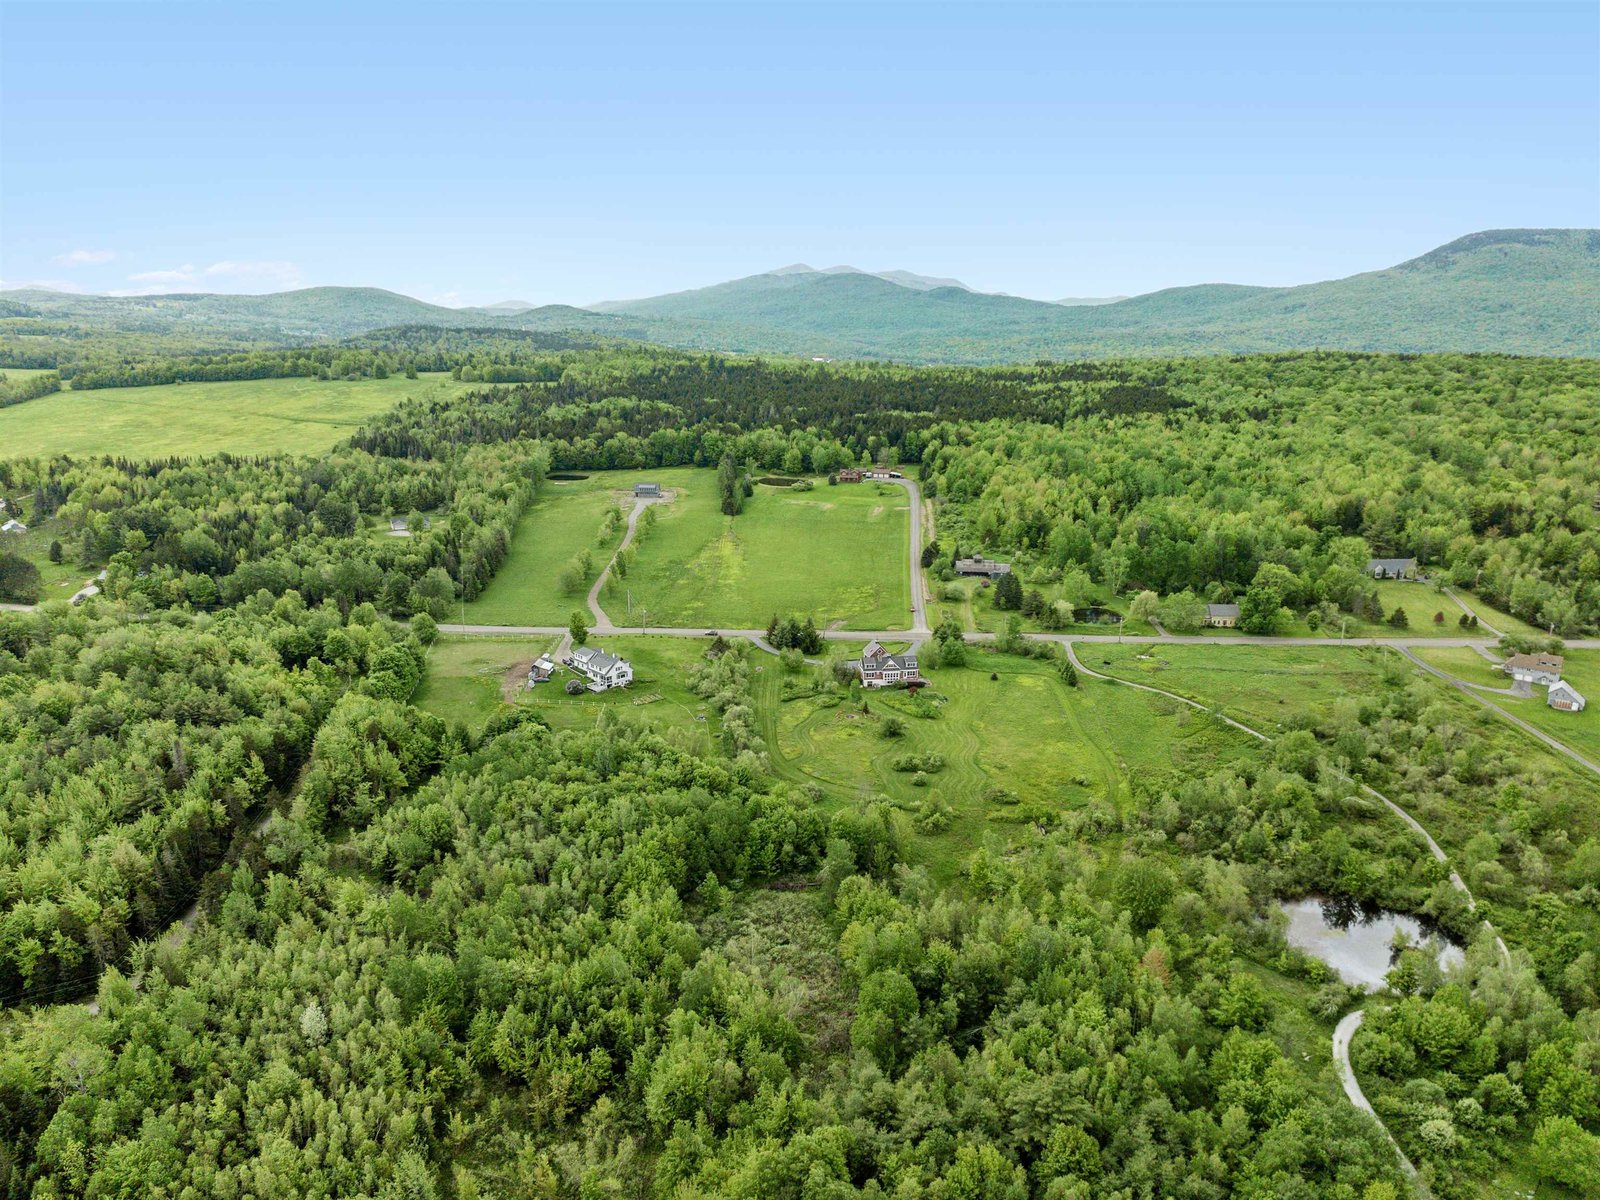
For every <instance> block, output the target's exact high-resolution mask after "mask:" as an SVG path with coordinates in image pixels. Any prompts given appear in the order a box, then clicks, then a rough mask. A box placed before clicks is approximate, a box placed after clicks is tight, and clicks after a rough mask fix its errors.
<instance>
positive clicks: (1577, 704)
mask: <svg viewBox="0 0 1600 1200" xmlns="http://www.w3.org/2000/svg"><path fill="white" fill-rule="evenodd" d="M1545 703H1546V704H1548V705H1549V706H1550V707H1551V708H1557V709H1560V710H1561V711H1562V712H1582V711H1583V706H1584V705H1585V704H1587V703H1588V701H1587V700H1585V699H1584V698H1583V693H1582V692H1580V691H1579V690H1578V689H1577V688H1575V687H1573V686H1572V685H1571V684H1570V683H1568V682H1567V681H1566V680H1565V679H1558V680H1556V681H1555V682H1554V683H1552V684H1551V685H1550V691H1549V692H1548V693H1546V695H1545Z"/></svg>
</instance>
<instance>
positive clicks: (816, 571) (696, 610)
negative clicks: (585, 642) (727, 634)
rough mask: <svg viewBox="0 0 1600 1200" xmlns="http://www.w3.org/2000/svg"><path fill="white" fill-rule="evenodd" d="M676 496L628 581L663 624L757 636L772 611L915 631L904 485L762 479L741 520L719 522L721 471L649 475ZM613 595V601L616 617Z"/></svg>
mask: <svg viewBox="0 0 1600 1200" xmlns="http://www.w3.org/2000/svg"><path fill="white" fill-rule="evenodd" d="M658 476H659V477H660V479H661V482H662V483H663V484H665V485H666V486H668V487H670V488H672V489H674V491H675V493H676V498H675V499H674V500H673V501H672V503H670V504H664V505H661V506H660V507H659V509H658V510H657V511H658V514H659V519H658V521H657V523H656V527H655V528H654V529H653V530H651V531H649V533H648V534H645V535H644V536H643V537H642V539H641V541H640V543H639V550H638V558H637V560H636V562H635V564H634V567H633V570H632V571H631V572H630V573H629V575H628V578H627V580H626V581H625V584H624V582H623V581H618V584H619V587H620V586H626V587H628V588H631V589H632V591H633V598H634V603H635V605H640V604H642V605H644V606H645V607H646V608H647V609H648V610H649V619H650V623H651V624H654V625H677V626H697V625H704V626H705V627H706V628H707V629H716V628H734V629H757V628H763V627H765V625H766V623H767V620H768V618H770V617H771V616H772V615H773V614H774V613H795V614H797V615H799V616H802V617H804V616H807V615H809V616H811V617H813V618H814V619H815V620H816V622H817V625H818V626H819V627H826V626H828V625H829V624H832V623H834V622H842V627H843V628H846V629H906V628H909V627H910V624H911V596H910V579H909V571H908V567H907V557H908V553H909V540H910V506H909V503H908V498H907V495H906V493H905V491H904V490H902V489H901V488H898V487H890V486H887V485H885V486H882V487H880V486H878V485H876V484H845V485H841V486H838V487H828V486H827V485H826V484H825V483H824V484H821V485H820V486H818V487H817V488H815V489H814V490H813V491H810V492H793V491H790V490H789V489H787V488H776V487H767V486H765V485H760V484H758V485H757V486H756V490H755V495H754V496H752V497H751V498H750V499H748V500H746V501H745V507H744V511H743V512H742V513H741V514H740V515H739V516H737V517H733V518H729V517H725V516H723V515H722V512H721V509H720V505H719V497H718V493H717V480H716V475H715V473H714V472H712V471H681V472H678V471H661V472H655V473H652V474H651V475H650V478H652V479H654V478H657V477H658ZM617 595H620V592H613V594H612V595H611V596H608V597H607V598H606V600H605V604H606V611H607V612H608V613H609V614H610V615H611V617H612V619H613V620H615V621H619V622H620V621H622V620H623V619H624V614H623V613H621V612H619V611H618V610H617V602H616V599H615V597H616V596H617Z"/></svg>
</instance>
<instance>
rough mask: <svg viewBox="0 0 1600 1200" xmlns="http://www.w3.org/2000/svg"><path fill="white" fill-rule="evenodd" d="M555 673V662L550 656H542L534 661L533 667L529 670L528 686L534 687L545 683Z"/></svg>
mask: <svg viewBox="0 0 1600 1200" xmlns="http://www.w3.org/2000/svg"><path fill="white" fill-rule="evenodd" d="M555 673H556V664H555V660H554V659H552V658H551V657H550V656H549V655H548V654H541V655H539V657H538V658H536V659H534V660H533V666H532V667H530V668H529V669H528V686H529V687H532V686H533V685H534V684H536V683H545V682H547V681H548V680H549V679H550V676H552V675H554V674H555Z"/></svg>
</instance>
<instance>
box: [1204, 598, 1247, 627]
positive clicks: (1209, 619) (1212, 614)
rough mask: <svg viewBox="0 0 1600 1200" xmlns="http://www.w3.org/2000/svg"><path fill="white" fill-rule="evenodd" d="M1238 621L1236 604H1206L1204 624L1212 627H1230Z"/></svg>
mask: <svg viewBox="0 0 1600 1200" xmlns="http://www.w3.org/2000/svg"><path fill="white" fill-rule="evenodd" d="M1238 623H1239V606H1238V605H1237V604H1208V605H1206V624H1207V625H1210V626H1211V627H1212V628H1214V629H1232V628H1233V627H1234V626H1235V625H1237V624H1238Z"/></svg>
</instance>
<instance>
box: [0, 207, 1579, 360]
mask: <svg viewBox="0 0 1600 1200" xmlns="http://www.w3.org/2000/svg"><path fill="white" fill-rule="evenodd" d="M34 321H39V322H45V323H62V322H67V323H71V324H74V325H77V326H80V327H82V328H84V329H85V330H91V331H92V330H95V329H103V330H125V331H141V330H144V331H151V332H173V331H176V330H194V331H201V330H204V331H207V332H209V333H212V334H215V335H228V336H235V337H240V338H252V339H256V340H296V339H310V338H318V337H341V336H348V335H350V334H355V333H362V332H365V331H367V330H371V329H377V328H382V327H385V326H390V325H418V324H421V325H440V326H449V327H456V328H461V327H470V326H476V325H483V326H491V327H499V328H517V329H535V330H560V331H570V332H576V333H584V334H589V335H600V336H608V337H620V338H636V339H640V340H645V341H652V342H659V343H662V344H665V345H671V346H681V347H688V348H698V349H707V350H719V351H725V352H739V353H756V352H767V353H779V354H794V355H801V356H821V357H829V358H845V357H853V358H879V359H899V360H904V361H909V362H952V363H962V362H965V363H998V362H1013V361H1031V360H1033V359H1039V358H1086V357H1103V356H1109V355H1123V354H1204V353H1250V352H1257V351H1278V350H1299V349H1313V348H1325V349H1342V350H1391V351H1408V352H1427V351H1447V350H1450V351H1504V352H1509V353H1517V354H1551V355H1594V356H1600V230H1591V229H1501V230H1490V231H1487V232H1484V233H1475V234H1471V235H1469V236H1467V237H1464V238H1459V239H1457V240H1456V241H1453V242H1450V243H1449V244H1447V245H1444V246H1440V247H1439V248H1438V249H1436V250H1432V251H1430V252H1429V253H1427V254H1424V255H1422V256H1421V257H1419V258H1414V259H1411V260H1410V261H1408V262H1403V263H1401V264H1399V265H1398V266H1394V267H1390V268H1387V269H1385V270H1381V271H1370V272H1367V273H1365V274H1361V275H1352V276H1349V277H1348V278H1345V279H1335V280H1329V281H1326V282H1322V283H1309V284H1302V285H1300V286H1298V287H1287V288H1271V287H1251V286H1245V285H1239V284H1201V285H1199V286H1195V287H1181V288H1169V289H1166V290H1164V291H1159V292H1152V293H1149V294H1147V295H1143V296H1134V297H1131V298H1128V299H1118V298H1110V297H1108V298H1104V299H1092V298H1091V299H1082V298H1080V299H1068V300H1063V301H1060V302H1058V303H1049V302H1046V301H1039V300H1024V299H1021V298H1019V297H1016V296H1004V295H996V294H991V293H983V292H975V291H972V290H971V289H970V288H968V287H966V286H965V285H964V284H962V283H960V282H959V281H958V280H954V279H939V278H933V277H929V276H923V275H914V274H912V273H910V272H906V271H883V272H868V271H862V270H858V269H857V268H854V267H830V268H827V269H825V270H816V269H814V268H812V267H809V266H806V265H804V264H795V265H794V266H790V267H783V268H780V269H778V270H775V271H769V272H766V273H764V274H761V275H752V276H749V277H747V278H744V279H735V280H732V281H730V282H727V283H720V284H716V285H714V286H712V287H705V288H697V289H695V290H692V291H686V292H674V293H671V294H669V295H664V296H653V297H648V298H645V299H640V300H625V301H616V302H610V303H605V304H597V305H593V306H590V307H588V308H574V307H570V306H567V305H543V306H537V307H536V306H531V305H524V304H523V303H521V302H519V301H504V302H502V303H500V304H495V305H489V306H487V307H482V308H460V309H453V308H443V307H440V306H438V305H433V304H426V303H424V302H422V301H420V300H413V299H411V298H409V297H406V296H401V295H397V294H395V293H393V292H386V291H382V290H379V289H377V288H308V289H305V290H302V291H295V292H281V293H277V294H274V295H266V296H232V295H204V294H200V295H169V296H146V297H107V296H81V295H67V294H63V293H59V292H47V291H38V290H32V291H10V292H4V293H0V333H10V334H16V333H21V332H25V329H23V328H21V327H24V326H27V325H29V324H31V323H33V322H34Z"/></svg>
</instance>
